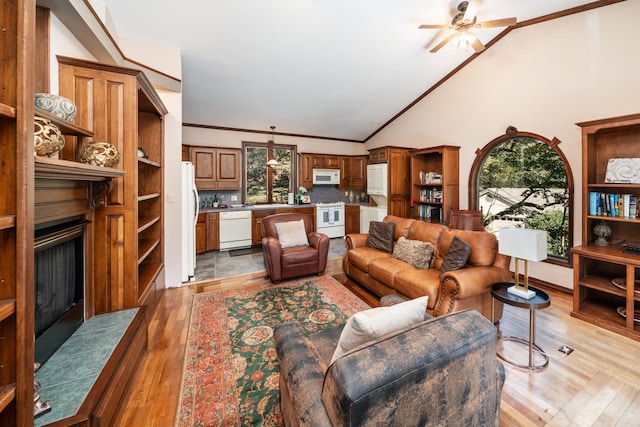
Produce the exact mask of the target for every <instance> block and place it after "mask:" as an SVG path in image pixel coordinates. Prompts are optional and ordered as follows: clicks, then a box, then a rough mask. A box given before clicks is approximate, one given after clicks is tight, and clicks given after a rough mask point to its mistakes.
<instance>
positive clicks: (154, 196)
mask: <svg viewBox="0 0 640 427" xmlns="http://www.w3.org/2000/svg"><path fill="white" fill-rule="evenodd" d="M160 196H161V194H160V193H153V194H145V195H143V196H138V201H139V202H144V201H145V200H152V199H157V198H158V197H160Z"/></svg>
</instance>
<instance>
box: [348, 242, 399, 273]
mask: <svg viewBox="0 0 640 427" xmlns="http://www.w3.org/2000/svg"><path fill="white" fill-rule="evenodd" d="M347 252H348V254H347V255H348V256H349V263H350V264H352V265H354V266H356V267H358V268H359V269H360V270H362V271H364V272H365V273H368V272H369V264H370V263H371V261H373V260H375V259H379V258H391V254H390V253H389V252H383V251H380V250H378V249H373V248H369V247H366V246H364V247H361V248H355V249H349V250H348V251H347Z"/></svg>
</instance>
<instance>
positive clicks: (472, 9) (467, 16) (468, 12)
mask: <svg viewBox="0 0 640 427" xmlns="http://www.w3.org/2000/svg"><path fill="white" fill-rule="evenodd" d="M477 12H478V4H477V3H476V1H475V0H469V1H468V2H467V8H466V9H465V11H464V16H463V17H462V20H463V21H466V22H473V20H474V19H475V17H476V13H477Z"/></svg>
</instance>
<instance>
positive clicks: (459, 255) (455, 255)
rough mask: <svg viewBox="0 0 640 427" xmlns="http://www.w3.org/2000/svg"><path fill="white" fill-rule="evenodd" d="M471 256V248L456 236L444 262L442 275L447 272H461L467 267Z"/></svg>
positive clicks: (441, 269) (441, 270)
mask: <svg viewBox="0 0 640 427" xmlns="http://www.w3.org/2000/svg"><path fill="white" fill-rule="evenodd" d="M470 254H471V246H469V244H468V243H467V242H465V241H464V240H462V239H461V238H460V237H458V236H455V237H454V238H453V240H452V241H451V244H450V245H449V250H448V251H447V253H446V254H445V256H444V259H443V260H442V267H441V268H440V274H444V273H446V272H447V271H452V270H460V269H461V268H464V266H465V265H467V261H469V255H470Z"/></svg>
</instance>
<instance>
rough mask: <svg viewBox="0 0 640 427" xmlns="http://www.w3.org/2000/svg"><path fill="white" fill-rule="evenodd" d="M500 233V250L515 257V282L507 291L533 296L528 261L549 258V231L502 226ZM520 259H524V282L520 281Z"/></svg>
mask: <svg viewBox="0 0 640 427" xmlns="http://www.w3.org/2000/svg"><path fill="white" fill-rule="evenodd" d="M498 233H499V234H498V252H500V253H501V254H502V255H508V256H512V257H514V258H515V270H516V271H515V276H516V278H515V284H514V285H513V286H511V287H510V288H508V289H507V291H508V292H509V293H511V294H514V295H517V296H519V297H522V298H526V299H529V298H533V297H534V296H535V295H536V293H535V292H534V291H532V290H530V289H529V264H528V263H529V261H535V262H538V261H542V260H544V259H547V232H546V231H542V230H531V229H528V228H502V229H500V231H499V232H498ZM520 260H523V261H524V283H519V282H520V277H519V274H518V263H519V261H520Z"/></svg>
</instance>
